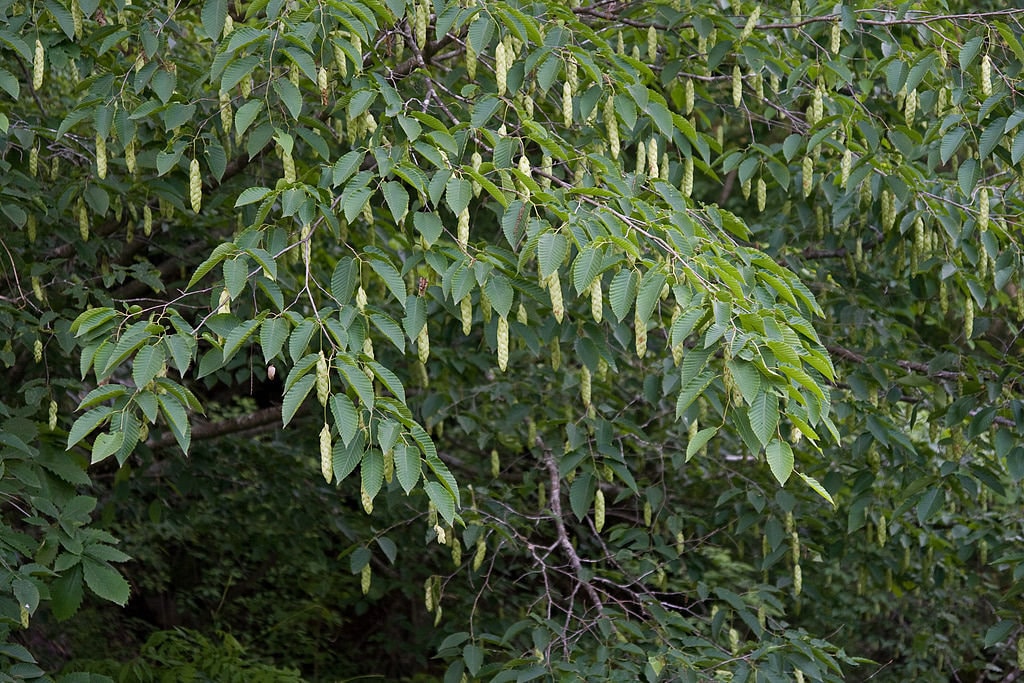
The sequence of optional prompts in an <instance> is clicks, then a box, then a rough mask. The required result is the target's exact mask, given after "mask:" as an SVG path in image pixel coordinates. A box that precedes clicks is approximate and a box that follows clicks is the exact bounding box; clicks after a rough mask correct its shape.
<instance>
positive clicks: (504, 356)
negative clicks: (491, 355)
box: [498, 316, 508, 372]
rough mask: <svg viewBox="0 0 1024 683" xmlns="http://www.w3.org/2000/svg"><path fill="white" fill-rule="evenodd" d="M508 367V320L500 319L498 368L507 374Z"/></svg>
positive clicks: (502, 317) (501, 317) (503, 317)
mask: <svg viewBox="0 0 1024 683" xmlns="http://www.w3.org/2000/svg"><path fill="white" fill-rule="evenodd" d="M507 367H508V320H506V319H505V316H499V317H498V368H499V369H500V370H501V371H502V372H505V368H507Z"/></svg>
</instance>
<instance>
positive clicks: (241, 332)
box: [224, 318, 263, 363]
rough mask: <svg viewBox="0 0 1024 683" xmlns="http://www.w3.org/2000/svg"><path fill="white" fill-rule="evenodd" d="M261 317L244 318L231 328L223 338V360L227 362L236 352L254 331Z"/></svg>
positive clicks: (260, 321)
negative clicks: (253, 318) (254, 318)
mask: <svg viewBox="0 0 1024 683" xmlns="http://www.w3.org/2000/svg"><path fill="white" fill-rule="evenodd" d="M262 322H263V320H262V318H257V319H256V320H246V321H244V322H242V323H241V324H239V325H237V326H236V327H235V329H233V330H231V333H230V334H228V336H227V339H225V340H224V362H225V363H227V362H228V361H229V360H231V358H232V357H233V356H234V355H235V354H236V353H237V352H238V349H240V348H241V347H242V344H244V343H245V342H246V341H247V340H248V339H249V337H251V336H252V333H253V332H255V331H256V328H257V327H259V326H260V323H262Z"/></svg>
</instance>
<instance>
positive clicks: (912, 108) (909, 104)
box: [903, 88, 917, 126]
mask: <svg viewBox="0 0 1024 683" xmlns="http://www.w3.org/2000/svg"><path fill="white" fill-rule="evenodd" d="M916 115H917V89H916V88H915V89H914V90H911V91H910V92H908V93H907V98H906V100H904V102H903V120H904V121H906V123H907V125H908V126H913V125H914V117H915V116H916Z"/></svg>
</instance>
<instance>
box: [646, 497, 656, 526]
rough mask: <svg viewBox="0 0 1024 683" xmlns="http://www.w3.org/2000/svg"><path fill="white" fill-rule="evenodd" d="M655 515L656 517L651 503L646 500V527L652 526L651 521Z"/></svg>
mask: <svg viewBox="0 0 1024 683" xmlns="http://www.w3.org/2000/svg"><path fill="white" fill-rule="evenodd" d="M653 515H654V512H653V511H652V510H651V501H649V500H645V501H644V526H648V527H649V526H651V519H652V517H653Z"/></svg>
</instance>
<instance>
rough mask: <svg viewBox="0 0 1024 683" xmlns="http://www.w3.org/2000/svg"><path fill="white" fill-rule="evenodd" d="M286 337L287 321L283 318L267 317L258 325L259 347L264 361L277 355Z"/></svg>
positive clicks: (268, 361) (268, 360)
mask: <svg viewBox="0 0 1024 683" xmlns="http://www.w3.org/2000/svg"><path fill="white" fill-rule="evenodd" d="M287 339H288V321H287V320H285V319H284V318H267V319H266V320H264V321H263V324H262V325H261V326H260V348H262V349H263V360H264V362H266V363H270V361H271V360H272V359H274V358H276V357H277V356H278V354H280V353H281V349H282V348H284V343H285V341H286V340H287Z"/></svg>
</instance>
